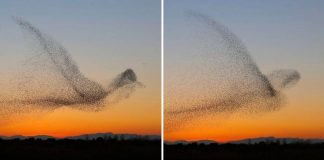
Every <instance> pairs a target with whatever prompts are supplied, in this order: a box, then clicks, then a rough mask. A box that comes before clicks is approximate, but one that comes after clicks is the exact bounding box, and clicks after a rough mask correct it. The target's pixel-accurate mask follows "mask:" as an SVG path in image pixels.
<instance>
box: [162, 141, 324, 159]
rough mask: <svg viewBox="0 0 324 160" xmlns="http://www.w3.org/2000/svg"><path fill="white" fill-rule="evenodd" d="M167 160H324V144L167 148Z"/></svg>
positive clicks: (275, 143) (165, 150) (218, 145)
mask: <svg viewBox="0 0 324 160" xmlns="http://www.w3.org/2000/svg"><path fill="white" fill-rule="evenodd" d="M164 146H165V147H164V155H165V156H164V157H165V159H166V160H209V159H210V160H218V159H219V160H290V159H291V160H310V159H311V160H323V159H324V143H318V144H311V143H308V142H296V143H289V144H288V143H279V142H260V143H255V144H229V143H228V144H218V143H212V144H208V145H206V144H202V143H190V144H164Z"/></svg>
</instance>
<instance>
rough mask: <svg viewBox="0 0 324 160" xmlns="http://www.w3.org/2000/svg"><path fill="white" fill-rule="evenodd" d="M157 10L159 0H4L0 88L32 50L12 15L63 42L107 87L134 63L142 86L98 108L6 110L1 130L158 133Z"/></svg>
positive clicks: (4, 132) (1, 8)
mask: <svg viewBox="0 0 324 160" xmlns="http://www.w3.org/2000/svg"><path fill="white" fill-rule="evenodd" d="M160 12H161V11H160V1H158V0H153V1H152V0H137V1H132V0H121V1H112V0H109V1H106V0H96V1H86V0H78V1H75V0H72V1H65V0H58V1H50V0H35V1H16V0H14V1H12V0H4V1H1V5H0V20H1V22H0V52H1V54H0V61H1V63H0V74H1V75H2V77H1V81H0V86H1V88H2V89H1V92H2V93H5V92H6V86H7V85H8V84H7V82H10V81H11V80H12V79H14V78H15V77H16V78H17V76H15V75H17V74H18V73H19V68H21V67H23V62H24V60H26V59H28V58H31V56H32V55H33V53H31V50H30V49H29V47H30V46H29V44H28V42H26V40H25V39H24V38H25V37H24V35H23V33H22V31H21V29H20V28H19V27H18V26H17V25H16V24H15V23H14V22H13V21H12V17H21V18H23V19H24V20H26V21H28V22H30V23H31V24H33V25H34V26H35V27H37V28H39V29H40V30H41V31H42V32H44V33H46V34H48V35H50V36H51V37H53V38H54V39H55V40H57V41H58V42H60V43H61V44H62V45H63V46H64V47H65V48H66V49H67V50H68V51H69V53H70V55H71V57H72V58H73V60H74V61H75V62H76V63H77V65H78V66H79V67H80V70H81V72H82V73H83V74H84V75H85V76H87V77H88V78H90V79H91V80H94V81H96V82H99V83H101V84H102V85H107V84H108V82H109V81H111V80H112V79H113V78H114V77H115V76H117V75H118V74H119V73H121V72H122V71H124V70H126V69H127V68H132V69H133V70H134V71H135V73H136V74H137V77H138V80H139V81H140V82H141V83H143V84H144V85H145V87H144V88H138V89H137V90H136V91H135V92H134V93H133V94H132V95H131V96H130V97H129V98H127V99H124V100H121V101H120V102H118V103H114V104H110V105H109V106H108V105H107V106H106V107H105V109H104V110H103V111H100V112H85V111H80V110H77V109H71V108H69V107H64V106H63V107H61V108H59V109H56V110H54V111H50V112H45V111H37V112H29V113H19V114H10V115H5V116H4V115H1V117H0V123H1V125H0V135H7V136H10V135H40V134H42V135H52V136H57V137H64V136H70V135H78V134H84V133H98V132H113V133H134V134H160V131H161V120H160V119H161V116H160V114H161V107H160V106H161V94H160V88H161V87H160V86H161V77H160V75H161V72H160V70H161V68H160V66H161V58H160V57H161V51H160V50H161V49H160V45H161V37H160V34H161V32H160V26H161V23H160V21H161V19H160V14H161V13H160ZM13 77H14V78H13Z"/></svg>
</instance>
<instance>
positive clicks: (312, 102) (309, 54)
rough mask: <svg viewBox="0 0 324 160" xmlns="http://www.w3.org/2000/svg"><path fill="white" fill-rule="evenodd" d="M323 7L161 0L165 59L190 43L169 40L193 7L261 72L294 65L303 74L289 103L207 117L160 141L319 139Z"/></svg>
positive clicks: (292, 0) (298, 2) (295, 0)
mask: <svg viewBox="0 0 324 160" xmlns="http://www.w3.org/2000/svg"><path fill="white" fill-rule="evenodd" d="M323 7H324V2H323V1H320V0H309V1H304V0H273V1H258V0H237V1H226V0H199V1H198V0H165V33H164V34H165V53H164V55H165V62H166V63H167V62H168V61H172V59H173V57H175V56H179V55H178V53H177V51H176V50H177V47H190V46H191V45H190V44H186V45H185V46H175V45H174V43H173V42H174V40H175V39H177V38H179V37H178V36H179V35H177V32H178V31H180V30H181V29H182V28H181V26H182V25H183V24H181V23H182V21H181V20H180V19H181V18H183V15H184V12H185V11H186V10H194V11H198V12H202V13H204V14H206V15H208V16H210V17H212V18H214V19H216V20H217V21H219V22H221V23H222V24H224V25H226V26H227V27H228V28H230V29H231V30H232V31H233V32H234V33H235V34H236V35H237V36H238V37H240V39H242V41H243V42H244V43H245V44H246V46H247V48H248V49H249V51H250V53H251V56H252V57H253V59H254V60H255V61H256V63H257V64H258V66H259V67H260V69H261V71H262V72H263V73H269V72H270V71H272V70H275V69H281V68H293V69H296V70H298V71H299V72H300V74H301V77H302V78H301V80H300V81H299V83H298V84H297V85H296V86H294V87H293V88H290V89H289V90H287V91H285V95H286V96H287V97H286V98H287V101H288V102H287V104H286V105H285V106H284V107H283V108H282V109H281V110H279V111H276V112H270V113H264V114H257V115H246V116H242V115H236V114H234V115H220V116H219V117H217V118H215V117H214V116H210V117H209V116H207V117H204V118H201V119H199V120H196V121H195V122H193V124H191V125H190V126H189V127H185V128H183V129H180V130H175V131H172V132H165V133H164V135H165V140H169V141H170V140H171V141H172V140H180V139H181V140H183V139H184V140H201V139H213V140H217V141H228V140H234V139H241V138H247V137H262V136H276V137H308V138H324V123H323V122H324V117H323V114H324V98H323V97H324V92H323V90H324V85H323V84H322V83H323V81H324V70H323V68H324V45H323V44H324V32H323V27H324V17H323V15H324V10H323ZM180 56H181V55H180ZM169 64H170V65H167V66H166V67H169V68H166V69H165V70H166V71H170V72H172V67H176V66H177V65H178V64H172V63H169ZM165 78H168V77H165Z"/></svg>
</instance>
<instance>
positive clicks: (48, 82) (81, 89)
mask: <svg viewBox="0 0 324 160" xmlns="http://www.w3.org/2000/svg"><path fill="white" fill-rule="evenodd" d="M13 20H14V22H15V23H16V24H17V25H18V26H19V27H20V28H21V29H22V31H23V33H24V35H25V38H26V39H27V40H29V41H31V42H33V46H34V49H35V50H34V51H35V52H36V53H37V55H36V56H35V57H31V58H30V59H28V61H26V64H24V67H25V70H24V71H23V73H22V74H21V75H18V76H16V81H17V82H19V83H18V85H17V88H18V89H17V90H18V92H17V95H14V97H12V98H6V99H1V102H0V103H1V106H6V110H10V111H6V113H9V112H15V111H20V112H23V110H24V107H23V106H31V105H32V106H33V105H34V106H42V108H47V109H55V108H59V107H61V106H68V107H73V108H77V109H81V110H85V111H100V110H101V109H103V107H105V106H107V104H105V103H107V102H112V101H114V102H115V101H117V100H120V99H122V98H127V97H128V96H129V95H130V94H131V93H132V92H133V91H134V89H135V88H137V87H138V86H142V84H141V83H140V82H138V80H137V76H136V74H135V72H134V71H133V70H132V69H126V70H125V71H124V72H122V73H120V74H119V75H117V76H116V77H115V78H114V79H113V81H112V82H111V83H110V84H109V85H107V86H102V85H101V84H99V83H97V82H95V81H92V80H90V79H88V78H87V77H85V76H84V75H83V74H82V73H81V71H80V70H79V67H78V66H77V64H76V63H75V62H74V61H73V59H72V57H71V56H70V55H69V53H68V51H67V50H66V49H65V48H64V47H63V46H62V45H61V44H59V43H58V42H57V41H55V40H54V39H53V38H51V37H50V36H49V35H47V34H45V33H42V32H41V31H40V30H39V29H37V28H36V27H34V26H33V25H32V24H31V23H29V22H27V21H25V20H23V19H22V18H17V17H13ZM89 56H91V55H89ZM38 71H41V72H38ZM39 73H42V74H41V75H40V74H39ZM116 97H117V99H116ZM107 99H108V100H107ZM112 99H114V100H112ZM8 106H9V107H8ZM18 108H20V109H18ZM26 108H28V107H26Z"/></svg>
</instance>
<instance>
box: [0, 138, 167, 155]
mask: <svg viewBox="0 0 324 160" xmlns="http://www.w3.org/2000/svg"><path fill="white" fill-rule="evenodd" d="M0 159H1V160H7V159H34V160H35V159H46V160H63V159H68V160H72V159H78V160H85V159H87V160H88V159H89V160H90V159H91V160H92V159H111V160H114V159H141V160H142V159H149V160H155V159H156V160H159V159H161V141H160V140H147V139H141V138H139V139H130V140H124V139H116V138H109V137H107V138H102V137H99V138H97V139H94V140H71V139H54V138H49V139H46V140H42V139H35V138H28V139H24V140H21V139H12V140H3V139H0Z"/></svg>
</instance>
